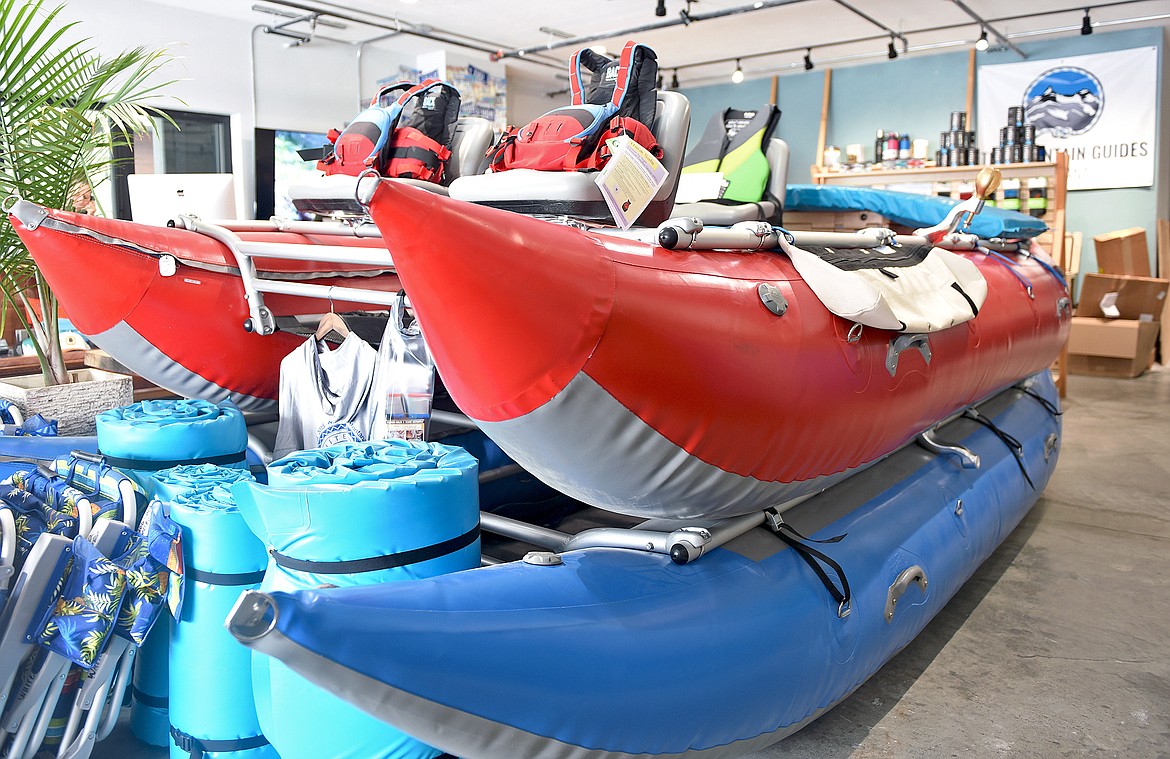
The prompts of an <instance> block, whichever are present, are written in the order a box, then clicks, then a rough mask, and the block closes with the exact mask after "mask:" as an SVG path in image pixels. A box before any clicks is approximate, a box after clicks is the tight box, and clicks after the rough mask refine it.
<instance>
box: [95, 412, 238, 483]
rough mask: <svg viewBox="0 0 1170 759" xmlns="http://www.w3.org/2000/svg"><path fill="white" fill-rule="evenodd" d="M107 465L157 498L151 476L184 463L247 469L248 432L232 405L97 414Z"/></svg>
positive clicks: (100, 444)
mask: <svg viewBox="0 0 1170 759" xmlns="http://www.w3.org/2000/svg"><path fill="white" fill-rule="evenodd" d="M97 438H98V448H100V449H101V452H102V455H103V456H105V457H106V462H107V463H109V464H111V465H113V466H116V467H117V468H119V469H121V470H122V471H124V472H126V474H127V475H129V476H130V477H133V478H135V479H136V480H137V481H139V482H140V484H141V485H142V487H143V489H144V490H145V491H146V494H147V495H148V496H152V497H153V495H154V492H153V490H152V488H153V486H154V483H153V482H151V479H150V477H151V475H152V474H154V473H155V472H158V471H161V470H163V469H170V468H172V467H176V466H180V465H183V464H216V465H219V466H228V467H233V468H246V466H247V464H246V461H245V460H246V457H247V448H248V427H247V425H246V424H245V422H244V415H243V414H242V413H241V412H240V410H239V409H238V408H236V406H235V404H233V403H232V402H231V401H224V402H222V403H218V404H216V403H210V402H208V401H195V400H156V401H141V402H139V403H132V404H130V405H129V406H122V407H121V408H116V409H112V410H110V411H103V412H102V413H100V414H98V415H97Z"/></svg>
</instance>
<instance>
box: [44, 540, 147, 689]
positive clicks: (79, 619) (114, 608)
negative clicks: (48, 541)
mask: <svg viewBox="0 0 1170 759" xmlns="http://www.w3.org/2000/svg"><path fill="white" fill-rule="evenodd" d="M125 591H126V572H125V570H124V569H122V568H121V567H120V566H118V565H117V564H115V563H114V562H113V561H110V560H109V559H107V558H106V557H105V556H102V554H101V552H100V551H98V549H97V548H95V547H94V545H93V544H92V543H90V542H89V541H88V540H86V539H85V538H81V537H78V538H74V540H73V549H72V556H71V557H70V560H69V568H68V570H67V572H66V575H65V579H64V582H63V583H62V584H61V592H60V594H59V595H57V596H56V600H55V601H54V602H53V605H52V606H51V607H50V608H49V609H47V610H46V613H45V614H44V615H43V616H42V617H41V619H40V620H39V621H37V622H36V623H34V626H33V627H32V628H31V629H30V631H29V632H30V634H31V635H32V636H33V637H34V638H35V639H36V640H37V642H38V643H40V644H41V645H42V646H44V647H45V648H47V649H49V650H50V651H55V652H56V653H58V654H60V655H62V656H64V657H65V658H67V659H69V660H70V661H71V662H73V663H74V664H76V665H77V666H79V667H82V668H84V669H89V668H91V667H92V666H93V665H94V663H95V662H97V659H98V656H100V655H101V653H102V651H103V650H105V646H106V642H107V641H108V640H109V636H110V632H111V630H113V627H114V623H115V621H116V620H117V618H118V612H119V609H120V607H121V605H122V598H123V596H124V595H125Z"/></svg>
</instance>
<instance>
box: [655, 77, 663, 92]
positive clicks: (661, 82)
mask: <svg viewBox="0 0 1170 759" xmlns="http://www.w3.org/2000/svg"><path fill="white" fill-rule="evenodd" d="M662 84H663V79H662V74H659V75H658V81H657V82H655V83H654V88H655V89H658V90H660V89H662Z"/></svg>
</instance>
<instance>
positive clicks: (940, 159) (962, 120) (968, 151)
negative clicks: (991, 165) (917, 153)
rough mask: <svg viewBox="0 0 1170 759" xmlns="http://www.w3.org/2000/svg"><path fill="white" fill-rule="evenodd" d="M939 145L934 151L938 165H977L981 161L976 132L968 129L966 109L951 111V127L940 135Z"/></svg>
mask: <svg viewBox="0 0 1170 759" xmlns="http://www.w3.org/2000/svg"><path fill="white" fill-rule="evenodd" d="M938 145H939V148H938V150H936V151H935V153H934V161H935V163H936V164H937V165H938V166H975V165H977V164H978V163H979V148H977V147H975V132H969V131H967V112H966V111H951V127H950V129H949V130H947V131H945V132H942V133H941V134H940V135H939V139H938Z"/></svg>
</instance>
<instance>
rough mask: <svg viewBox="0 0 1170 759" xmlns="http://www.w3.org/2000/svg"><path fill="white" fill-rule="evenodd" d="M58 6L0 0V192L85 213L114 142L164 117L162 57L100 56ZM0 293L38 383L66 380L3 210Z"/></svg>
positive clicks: (44, 298) (43, 294) (54, 312)
mask: <svg viewBox="0 0 1170 759" xmlns="http://www.w3.org/2000/svg"><path fill="white" fill-rule="evenodd" d="M64 7H65V6H64V5H58V6H55V7H51V8H50V7H46V0H0V201H3V200H4V199H7V198H11V197H20V198H23V199H25V200H29V201H32V202H34V203H38V204H41V205H44V206H49V207H52V208H61V209H65V210H70V211H80V212H93V211H94V210H96V209H94V207H93V192H92V191H93V188H95V187H97V186H99V185H100V184H101V183H102V182H103V181H106V180H108V179H109V177H110V175H111V167H112V165H113V162H114V148H115V147H116V146H117V145H119V144H125V143H127V141H129V140H130V139H132V135H133V134H135V133H140V132H143V131H149V130H151V129H152V126H153V122H152V117H153V116H155V115H160V116H163V117H164V118H165V114H163V113H162V112H161V111H159V110H158V109H156V108H153V107H151V106H150V105H149V102H150V100H151V99H153V98H155V97H157V96H158V95H159V94H160V90H161V88H163V87H165V86H166V84H168V82H161V83H156V82H155V81H154V80H155V79H156V74H157V72H158V70H159V68H161V67H162V66H163V65H165V64H166V63H167V62H168V61H169V60H170V56H169V55H167V54H166V53H165V52H163V51H153V50H147V49H144V48H137V49H134V50H130V51H127V52H123V53H121V54H119V55H116V56H113V57H106V56H102V55H99V54H98V53H97V52H96V51H95V49H94V46H93V44H92V43H91V41H89V40H87V39H75V38H76V37H77V32H76V30H75V29H74V27H75V26H76V23H68V22H64V21H62V20H60V19H58V16H59V14H60V13H61V11H62V10H63V9H64ZM6 202H10V201H6ZM5 207H6V206H5ZM0 302H2V303H3V304H5V305H7V306H10V308H8V311H7V313H8V317H9V318H15V319H17V320H18V321H19V322H20V326H21V327H23V328H24V329H25V330H27V331H28V332H29V334H30V336H31V338H32V343H33V347H34V349H35V350H36V354H37V358H38V359H39V361H40V367H41V383H42V384H44V385H59V384H64V383H68V382H70V381H71V377H70V373H69V372H68V371H67V369H66V366H65V358H64V354H63V351H62V348H61V339H60V334H59V331H58V316H59V305H58V303H57V299H56V298H55V297H54V295H53V292H52V290H51V289H50V288H49V286H48V284H47V283H46V282H45V280H44V278H43V277H41V276H40V274H39V272H38V271H37V267H36V264H35V263H34V261H33V260H32V258H31V256H30V255H29V252H28V250H27V249H26V248H25V246H24V244H23V243H22V242H21V241H20V239H19V238H18V237H17V235H16V232H15V230H14V229H13V228H12V224H11V222H10V221H9V219H8V216H7V214H0ZM3 310H4V309H0V312H2V311H3Z"/></svg>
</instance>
